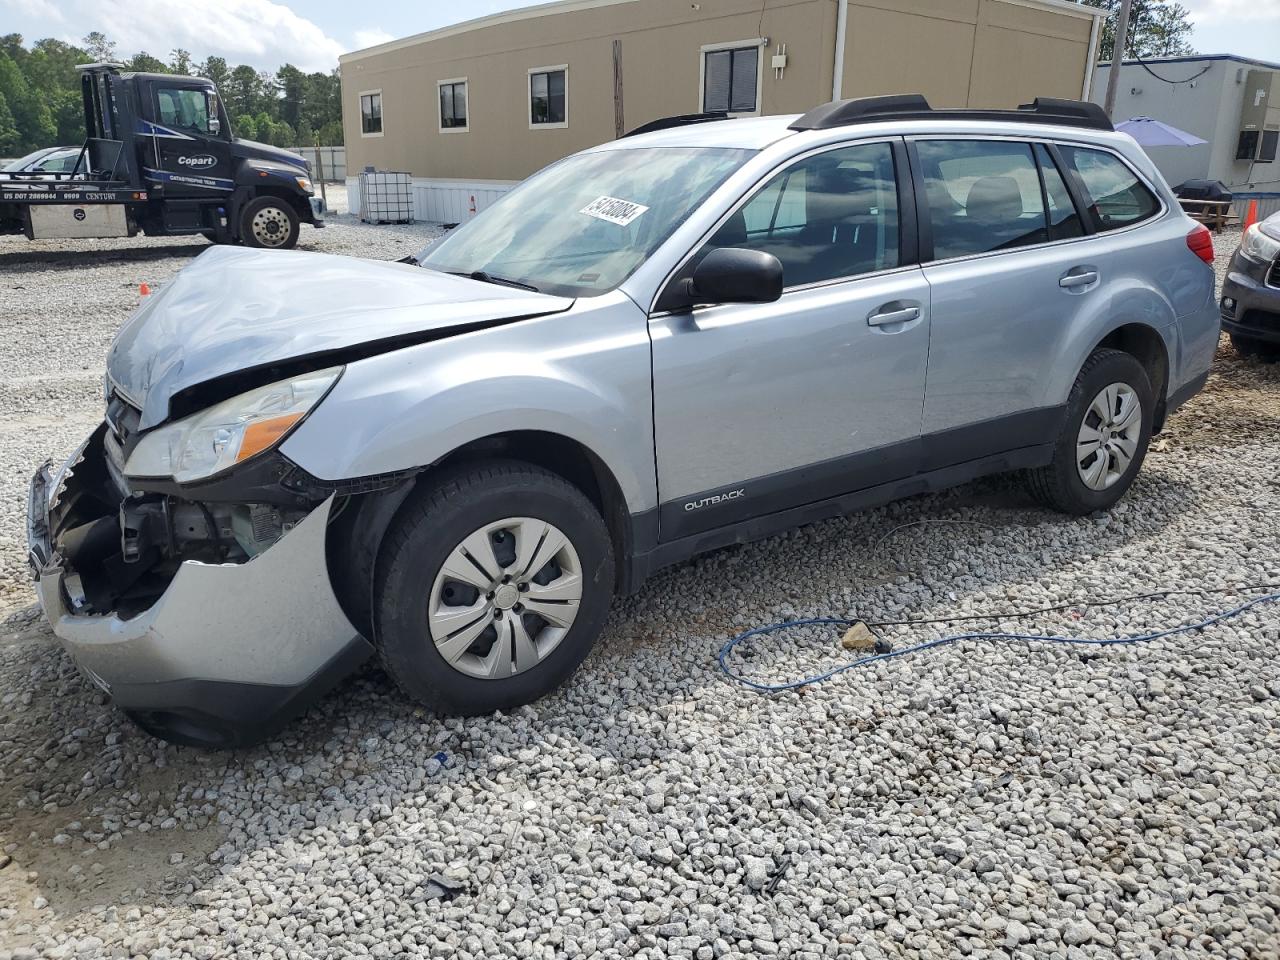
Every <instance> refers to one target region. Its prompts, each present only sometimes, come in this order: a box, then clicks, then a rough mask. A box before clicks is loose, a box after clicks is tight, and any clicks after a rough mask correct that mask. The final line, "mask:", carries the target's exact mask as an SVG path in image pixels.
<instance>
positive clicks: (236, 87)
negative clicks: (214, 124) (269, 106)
mask: <svg viewBox="0 0 1280 960" xmlns="http://www.w3.org/2000/svg"><path fill="white" fill-rule="evenodd" d="M221 89H222V99H223V100H224V101H225V102H226V104H227V112H228V113H230V114H233V115H235V116H243V115H245V114H257V112H258V110H259V109H260V101H261V100H262V83H261V81H259V79H258V71H256V70H254V69H253V67H247V66H245V65H244V64H241V65H240V66H238V67H236V68H235V69H234V70H232V71H231V73H230V75H229V76H228V77H227V82H226V84H225V85H224V86H223V87H222V88H221Z"/></svg>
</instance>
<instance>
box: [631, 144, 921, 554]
mask: <svg viewBox="0 0 1280 960" xmlns="http://www.w3.org/2000/svg"><path fill="white" fill-rule="evenodd" d="M717 247H746V248H751V249H756V250H764V251H766V252H768V253H771V254H773V255H774V256H776V257H778V259H779V260H780V261H781V262H782V266H783V284H784V287H785V291H784V293H783V294H782V297H781V299H780V300H778V301H777V302H774V303H767V304H719V305H709V306H701V307H697V308H695V309H693V310H687V311H683V312H673V313H661V312H659V313H657V314H655V315H654V316H653V317H652V318H651V322H650V334H651V337H652V342H653V397H654V400H653V403H654V434H655V436H654V439H655V446H656V458H657V472H658V494H659V500H660V502H661V508H660V528H661V537H662V539H663V540H664V541H669V540H673V539H677V538H679V537H683V536H688V535H691V534H696V533H700V532H702V531H706V530H711V529H714V528H717V527H723V526H726V525H728V524H732V523H735V522H738V521H742V520H746V519H749V518H753V517H759V516H763V515H766V514H770V513H774V512H777V511H780V510H785V509H787V508H789V507H794V506H799V505H802V504H809V503H815V502H818V501H822V500H826V499H829V498H831V497H835V496H838V495H840V494H843V493H846V492H849V491H853V490H858V489H861V488H864V487H870V486H874V485H876V484H879V483H886V482H890V481H894V480H897V479H901V478H903V477H907V476H910V475H911V474H912V473H914V472H915V470H916V468H917V466H918V460H919V437H920V422H921V412H922V407H923V401H924V375H925V363H926V359H927V353H928V340H929V296H928V286H927V284H926V282H925V280H924V276H923V274H922V272H921V270H920V268H919V267H918V266H916V265H915V212H914V197H913V195H912V193H911V190H910V184H909V175H908V172H907V161H906V154H905V146H904V144H903V142H902V141H901V140H880V141H873V142H861V143H857V144H852V145H843V146H839V147H834V148H831V147H828V148H823V149H822V150H820V151H818V152H815V153H813V154H810V155H807V156H804V157H801V158H799V159H796V160H794V161H791V162H790V163H789V164H788V165H787V166H785V167H783V168H782V169H780V170H779V171H777V172H776V173H775V174H774V175H772V176H771V177H770V178H769V179H768V180H766V181H765V182H764V184H763V185H762V186H761V187H760V188H758V189H757V190H756V191H755V192H754V194H752V195H750V196H749V197H748V198H747V199H746V200H745V201H744V202H743V203H742V204H740V205H739V206H738V207H737V208H736V209H735V210H733V211H732V212H731V213H730V214H729V215H728V216H727V217H726V218H724V219H723V220H722V221H721V224H720V225H719V226H718V228H717V229H716V230H715V232H714V233H713V235H712V236H711V237H710V239H709V240H707V241H706V242H705V243H704V244H703V245H702V247H701V248H699V249H698V250H697V251H695V253H694V254H693V256H691V257H690V258H689V260H688V261H687V262H686V264H685V265H684V267H683V268H682V269H681V270H679V271H677V273H676V275H675V277H674V279H673V281H672V283H678V282H679V281H680V280H681V279H682V278H683V277H687V276H689V275H691V274H692V271H693V268H694V266H695V265H696V264H697V263H698V262H699V260H700V259H701V257H703V256H705V254H706V253H707V252H708V251H709V250H711V249H714V248H717ZM658 302H659V306H660V305H661V303H662V301H661V299H659V301H658Z"/></svg>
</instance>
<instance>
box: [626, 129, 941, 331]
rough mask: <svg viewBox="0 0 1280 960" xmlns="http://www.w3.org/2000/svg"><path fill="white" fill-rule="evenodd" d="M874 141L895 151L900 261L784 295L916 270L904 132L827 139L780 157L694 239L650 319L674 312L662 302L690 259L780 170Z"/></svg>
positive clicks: (670, 275)
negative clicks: (775, 163)
mask: <svg viewBox="0 0 1280 960" xmlns="http://www.w3.org/2000/svg"><path fill="white" fill-rule="evenodd" d="M873 143H887V144H888V145H889V147H890V150H891V151H892V154H893V165H894V177H895V179H896V181H897V194H898V220H899V222H898V258H899V261H900V262H899V263H898V264H897V266H894V267H888V268H886V269H884V270H876V271H874V272H871V273H859V274H854V275H852V276H848V277H834V278H832V279H830V280H823V281H821V282H819V283H808V284H796V285H795V286H790V287H785V288H783V291H782V295H783V296H784V297H785V296H786V295H787V294H788V293H791V292H793V291H798V290H809V289H813V288H815V287H827V286H832V285H834V284H837V283H850V282H854V281H857V280H862V279H864V278H866V277H880V276H884V275H886V274H891V273H897V272H899V271H902V270H912V269H915V268H918V267H919V266H920V264H921V261H920V259H919V257H918V246H917V244H918V239H917V238H918V235H919V234H918V226H917V221H916V201H915V196H914V191H913V190H912V188H911V184H909V183H908V182H907V180H908V177H907V176H904V172H905V171H906V153H907V144H906V143H905V141H904V139H903V138H902V137H901V136H897V137H894V136H888V137H885V136H880V137H870V138H868V139H865V140H864V139H858V140H843V141H841V142H839V143H826V144H823V145H822V146H820V147H814V148H813V149H811V150H807V151H805V152H804V153H801V154H796V155H795V156H791V157H787V158H786V159H785V160H782V161H780V162H779V163H778V164H777V165H776V166H774V167H772V168H771V169H769V170H767V171H765V172H764V173H762V174H761V175H760V176H759V177H757V178H756V180H755V182H754V183H752V184H751V185H750V186H749V187H748V188H747V189H746V191H745V192H744V193H742V194H741V195H740V196H739V197H738V198H737V199H736V200H734V201H733V204H732V205H731V206H730V207H729V209H728V210H726V211H725V212H724V214H722V215H721V216H720V217H719V219H717V220H716V221H715V223H713V224H712V225H711V226H710V227H708V228H707V230H705V231H704V232H703V234H702V236H700V237H699V238H698V239H697V240H696V241H695V242H694V243H693V245H692V246H691V247H690V248H689V249H688V250H687V251H685V253H684V255H683V256H681V257H680V259H679V260H678V261H677V262H676V265H675V266H674V267H672V268H671V270H670V271H669V272H668V273H667V275H666V277H664V278H663V280H662V283H660V284H659V285H658V289H657V292H656V293H655V294H654V296H653V302H652V304H651V305H650V307H649V317H650V319H652V318H654V317H658V316H663V315H665V314H667V313H670V312H671V311H670V310H668V309H667V308H665V307H663V306H661V303H662V299H663V297H664V295H665V294H666V292H667V289H668V288H669V287H670V286H671V284H672V283H674V282H675V281H676V280H677V279H678V278H679V277H680V274H681V273H682V272H683V271H684V269H685V267H686V266H687V265H688V263H689V261H690V260H692V259H693V258H694V257H695V256H697V254H698V251H699V250H701V249H702V248H703V247H704V246H705V245H706V243H707V241H709V240H710V239H711V238H712V237H714V236H715V235H716V232H717V231H718V230H719V229H720V228H721V227H722V226H724V224H725V223H726V222H727V221H728V220H729V218H730V217H732V216H733V215H734V214H735V213H737V212H738V211H739V210H741V209H742V208H743V207H744V206H746V205H747V204H748V203H750V202H751V200H753V199H754V198H755V196H756V193H757V192H758V189H759V188H760V187H761V186H763V185H764V184H766V183H768V182H769V181H770V180H772V179H773V178H774V177H776V176H778V174H780V173H783V172H784V171H786V170H787V169H788V168H790V167H794V166H795V165H796V164H799V163H801V162H803V161H805V160H808V159H810V158H812V157H817V156H821V155H822V154H824V153H830V152H832V151H835V150H845V149H848V148H849V147H857V146H862V145H864V144H873ZM694 309H702V308H698V307H695V308H694Z"/></svg>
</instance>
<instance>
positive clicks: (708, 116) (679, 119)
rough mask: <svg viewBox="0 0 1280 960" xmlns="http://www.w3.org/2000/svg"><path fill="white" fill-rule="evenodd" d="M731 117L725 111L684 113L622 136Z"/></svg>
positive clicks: (642, 126) (637, 134)
mask: <svg viewBox="0 0 1280 960" xmlns="http://www.w3.org/2000/svg"><path fill="white" fill-rule="evenodd" d="M728 119H729V115H728V114H727V113H724V112H723V111H717V112H712V113H684V114H681V115H679V116H676V117H662V118H661V119H658V120H650V121H649V122H648V123H642V124H640V126H638V127H636V128H635V129H634V130H629V131H627V132H626V133H624V134H623V135H622V136H623V137H624V138H625V137H637V136H639V135H640V134H642V133H653V132H654V131H656V130H670V129H672V128H673V127H687V126H690V125H691V124H695V123H710V122H711V121H713V120H728Z"/></svg>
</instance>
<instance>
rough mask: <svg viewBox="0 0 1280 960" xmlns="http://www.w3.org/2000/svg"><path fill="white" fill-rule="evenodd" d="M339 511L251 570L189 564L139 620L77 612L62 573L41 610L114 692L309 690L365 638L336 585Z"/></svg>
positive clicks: (53, 579)
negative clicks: (117, 688) (332, 545)
mask: <svg viewBox="0 0 1280 960" xmlns="http://www.w3.org/2000/svg"><path fill="white" fill-rule="evenodd" d="M332 505H333V498H332V497H330V498H329V499H328V500H326V501H325V502H324V503H322V504H321V505H320V506H318V507H316V508H315V510H313V511H312V512H311V513H310V514H308V515H307V516H306V517H305V518H304V519H303V520H302V522H300V523H299V524H298V525H297V526H296V527H294V529H293V530H291V531H290V532H289V533H287V534H285V536H284V537H283V538H281V539H280V540H279V541H277V542H276V543H275V544H273V545H272V546H271V547H270V548H269V549H268V550H267V551H266V552H264V553H262V554H260V555H259V556H257V557H254V558H253V559H252V560H249V561H248V562H247V563H243V564H234V563H226V564H207V563H198V562H195V561H190V560H188V561H186V562H184V563H183V564H182V565H181V567H179V569H178V573H177V575H176V576H175V577H174V578H173V582H172V583H170V584H169V587H168V589H167V590H165V592H164V595H163V596H161V597H160V599H159V600H157V601H156V602H155V604H153V605H152V606H151V607H150V608H149V609H148V610H146V611H145V612H144V613H141V614H139V615H138V616H136V617H133V618H132V619H129V620H122V619H121V618H120V617H119V616H118V615H116V614H112V615H110V616H93V617H90V616H83V615H77V614H75V613H73V612H71V611H70V610H68V608H67V604H66V601H65V600H64V599H63V591H62V587H61V581H62V570H61V568H59V567H54V568H50V569H48V570H46V572H45V573H44V575H43V576H42V577H41V578H40V580H39V581H37V592H38V593H39V594H40V604H41V606H42V607H44V611H45V615H46V616H47V617H48V618H49V622H50V624H51V626H52V627H53V632H54V633H55V634H56V635H57V636H58V638H59V639H60V640H61V641H62V643H63V645H64V646H65V647H66V648H67V650H68V652H69V653H71V655H72V656H73V657H74V658H75V660H76V663H77V664H79V665H80V666H81V667H82V668H84V669H86V670H88V671H89V672H90V673H91V674H92V675H93V677H94V678H95V681H96V682H97V683H99V684H100V685H104V686H106V687H108V688H109V687H111V686H113V685H114V684H116V683H130V684H145V683H165V682H170V681H177V680H189V679H199V680H214V681H227V682H232V683H251V684H272V685H280V686H290V685H294V684H299V683H302V682H304V681H305V680H307V679H308V678H309V677H310V676H311V674H312V673H313V672H314V671H315V670H316V668H317V667H318V666H319V665H320V664H323V663H325V662H327V661H328V660H330V659H331V658H333V657H334V656H336V655H337V654H338V653H339V652H340V651H341V650H342V649H343V648H344V647H345V646H346V645H347V644H349V643H350V642H351V641H352V639H354V638H355V637H356V636H357V634H358V632H359V631H357V630H356V628H355V627H354V626H352V625H351V622H350V621H349V620H348V619H347V617H346V615H345V614H344V613H343V612H342V608H341V607H339V606H338V601H337V598H336V597H335V596H334V594H333V589H332V587H330V585H329V575H328V571H327V569H326V564H325V551H324V541H325V528H326V525H327V524H328V521H329V512H330V509H331V507H332Z"/></svg>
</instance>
